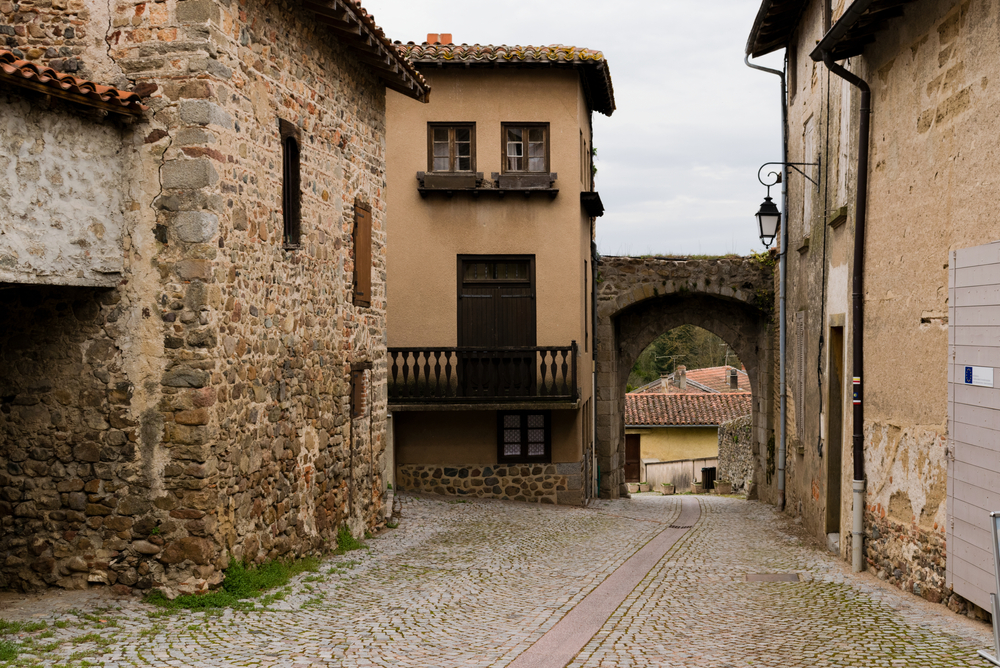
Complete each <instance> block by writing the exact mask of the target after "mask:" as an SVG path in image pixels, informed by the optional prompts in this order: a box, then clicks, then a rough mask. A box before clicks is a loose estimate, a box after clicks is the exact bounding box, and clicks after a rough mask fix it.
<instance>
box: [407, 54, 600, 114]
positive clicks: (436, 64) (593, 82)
mask: <svg viewBox="0 0 1000 668" xmlns="http://www.w3.org/2000/svg"><path fill="white" fill-rule="evenodd" d="M413 62H414V63H415V64H416V65H417V67H418V68H420V69H424V68H431V67H433V68H437V69H445V68H448V69H498V68H501V67H504V68H506V67H516V68H518V69H524V70H530V69H553V68H554V69H568V70H576V71H577V73H579V75H580V81H581V83H582V85H583V92H584V95H585V96H586V98H587V100H588V102H589V103H590V107H591V109H593V110H594V111H596V112H598V113H601V114H604V115H605V116H611V114H613V113H614V111H615V109H616V104H615V98H614V91H613V90H612V88H611V83H610V82H611V76H610V74H609V72H608V66H607V64H606V63H605V62H603V61H602V62H598V63H590V62H574V61H563V60H552V59H549V58H517V59H513V58H512V59H510V60H499V59H497V60H493V59H490V60H471V59H455V60H440V59H433V60H420V59H419V58H414V59H413Z"/></svg>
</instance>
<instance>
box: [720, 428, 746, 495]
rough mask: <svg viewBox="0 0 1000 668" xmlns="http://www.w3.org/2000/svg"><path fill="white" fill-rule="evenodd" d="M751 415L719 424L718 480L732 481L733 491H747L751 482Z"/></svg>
mask: <svg viewBox="0 0 1000 668" xmlns="http://www.w3.org/2000/svg"><path fill="white" fill-rule="evenodd" d="M752 446H753V417H752V416H750V415H745V416H743V417H738V418H736V419H734V420H730V421H729V422H724V423H722V424H721V425H719V473H718V479H719V480H728V481H729V482H731V483H733V491H734V492H747V491H749V489H750V484H751V483H752V482H753V475H754V466H755V456H754V452H753V447H752Z"/></svg>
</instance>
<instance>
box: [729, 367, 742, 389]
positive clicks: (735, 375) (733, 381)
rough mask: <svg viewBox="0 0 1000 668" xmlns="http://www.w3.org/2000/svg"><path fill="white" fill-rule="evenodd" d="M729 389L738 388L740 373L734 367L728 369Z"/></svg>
mask: <svg viewBox="0 0 1000 668" xmlns="http://www.w3.org/2000/svg"><path fill="white" fill-rule="evenodd" d="M729 389H730V390H738V389H740V375H739V372H738V371H737V370H736V369H730V370H729Z"/></svg>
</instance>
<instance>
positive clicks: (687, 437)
mask: <svg viewBox="0 0 1000 668" xmlns="http://www.w3.org/2000/svg"><path fill="white" fill-rule="evenodd" d="M625 433H626V434H639V436H640V438H639V449H640V453H641V456H642V458H643V459H652V460H654V461H658V462H672V461H676V460H678V459H707V458H710V457H715V456H717V455H718V452H719V428H718V427H651V428H648V429H643V428H636V427H627V428H626V429H625Z"/></svg>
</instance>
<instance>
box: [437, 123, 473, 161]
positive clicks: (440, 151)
mask: <svg viewBox="0 0 1000 668" xmlns="http://www.w3.org/2000/svg"><path fill="white" fill-rule="evenodd" d="M427 171H429V172H434V173H435V174H450V173H456V172H474V171H476V124H475V123H458V124H450V125H446V124H443V123H428V124H427Z"/></svg>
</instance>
